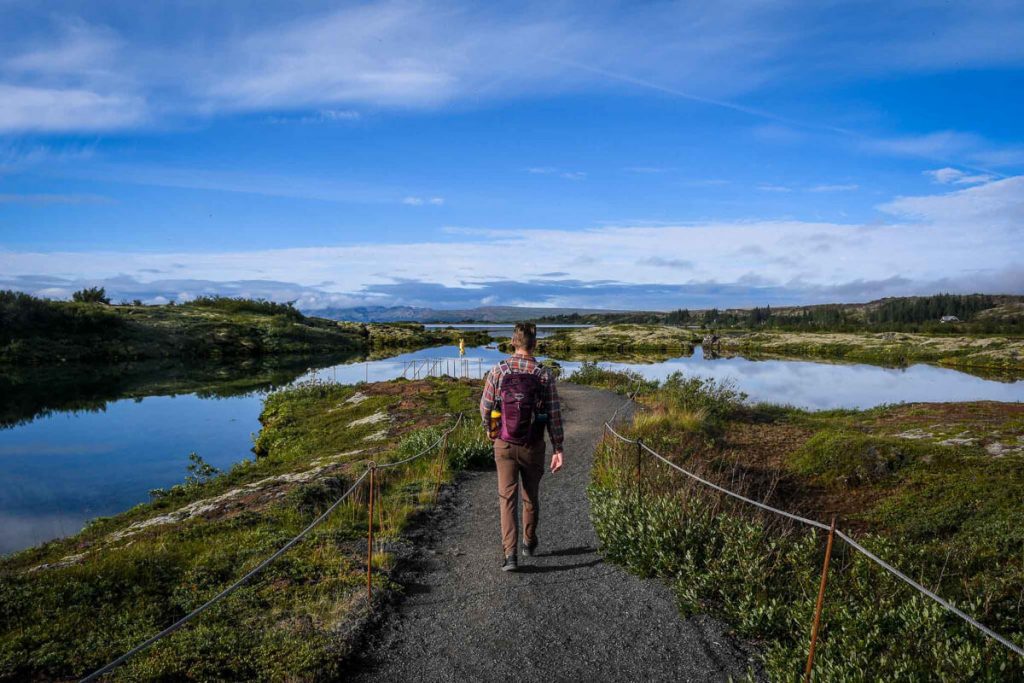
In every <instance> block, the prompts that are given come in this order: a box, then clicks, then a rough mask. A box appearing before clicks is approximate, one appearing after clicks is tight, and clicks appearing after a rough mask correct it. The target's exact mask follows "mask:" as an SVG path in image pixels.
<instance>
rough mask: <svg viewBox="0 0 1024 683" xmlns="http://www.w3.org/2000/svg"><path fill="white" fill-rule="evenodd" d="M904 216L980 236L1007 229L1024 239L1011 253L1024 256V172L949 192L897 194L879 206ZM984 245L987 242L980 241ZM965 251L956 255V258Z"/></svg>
mask: <svg viewBox="0 0 1024 683" xmlns="http://www.w3.org/2000/svg"><path fill="white" fill-rule="evenodd" d="M878 208H879V209H880V210H882V211H884V212H886V213H889V214H892V215H894V216H897V217H898V218H900V219H911V220H919V221H926V222H930V223H934V224H937V225H958V226H961V227H962V229H963V230H964V231H965V232H966V233H968V234H969V235H971V237H972V238H973V239H975V240H976V241H977V240H978V236H979V233H981V234H986V233H992V232H994V229H1003V230H1007V231H1009V232H1011V233H1016V234H1017V235H1019V236H1020V237H1021V238H1022V241H1021V242H1020V243H1018V244H1015V245H1013V247H1012V248H1011V250H1010V252H1009V253H1008V254H1007V255H1008V256H1016V258H1017V260H1018V261H1021V260H1024V254H1022V253H1021V252H1022V251H1024V246H1022V245H1024V176H1014V177H1012V178H1006V179H1004V180H996V181H992V182H989V183H986V184H984V185H978V186H975V187H969V188H965V189H962V190H956V191H955V192H950V193H948V194H940V195H927V196H923V197H897V198H896V199H894V200H892V201H890V202H886V203H885V204H882V205H881V206H879V207H878ZM978 246H979V247H981V248H983V247H984V246H986V245H978ZM962 258H963V255H960V256H958V257H956V260H960V259H962Z"/></svg>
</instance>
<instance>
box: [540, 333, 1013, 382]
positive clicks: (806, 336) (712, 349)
mask: <svg viewBox="0 0 1024 683" xmlns="http://www.w3.org/2000/svg"><path fill="white" fill-rule="evenodd" d="M706 334H707V333H706V332H704V331H701V330H694V329H690V328H685V327H670V326H665V325H635V324H622V325H607V326H601V327H590V328H585V329H575V330H561V331H559V332H557V333H555V334H554V335H552V336H550V337H545V338H544V339H541V340H539V342H538V351H539V352H540V353H543V354H546V355H550V356H553V357H555V358H577V357H583V358H586V357H587V355H588V354H591V355H593V354H594V353H602V352H603V353H622V354H643V353H645V352H647V353H654V354H656V355H657V354H660V355H664V354H665V353H666V352H672V353H678V354H679V355H689V354H690V353H692V352H693V349H694V347H695V346H696V345H697V344H700V343H702V341H703V340H704V337H705V336H706ZM710 353H721V354H722V355H730V354H737V353H743V354H751V355H757V356H777V357H788V358H823V359H833V360H845V361H859V362H866V363H879V364H885V365H906V364H908V363H912V362H924V363H937V364H939V365H944V366H948V367H953V368H960V369H965V370H971V369H980V370H984V369H989V370H1009V371H1024V338H1017V337H1002V336H981V335H979V336H955V335H952V336H951V335H927V334H917V333H905V332H777V331H765V332H741V331H728V330H727V331H722V332H720V336H719V338H718V340H717V342H716V343H715V344H714V345H712V346H709V347H706V348H705V354H710Z"/></svg>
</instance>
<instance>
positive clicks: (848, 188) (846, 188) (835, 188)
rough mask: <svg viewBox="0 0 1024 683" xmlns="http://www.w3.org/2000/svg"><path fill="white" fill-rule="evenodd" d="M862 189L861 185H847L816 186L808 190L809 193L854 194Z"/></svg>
mask: <svg viewBox="0 0 1024 683" xmlns="http://www.w3.org/2000/svg"><path fill="white" fill-rule="evenodd" d="M858 189H860V185H857V184H855V183H847V184H843V185H815V186H813V187H810V188H808V189H807V191H808V192H853V191H854V190H858Z"/></svg>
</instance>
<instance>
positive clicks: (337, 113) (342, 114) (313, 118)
mask: <svg viewBox="0 0 1024 683" xmlns="http://www.w3.org/2000/svg"><path fill="white" fill-rule="evenodd" d="M361 118H362V114H360V113H359V112H358V111H355V110H354V109H321V110H320V111H318V112H315V113H313V114H301V115H294V116H280V115H279V116H270V117H268V118H267V122H268V123H277V124H293V123H297V124H312V123H337V122H352V121H358V120H359V119H361Z"/></svg>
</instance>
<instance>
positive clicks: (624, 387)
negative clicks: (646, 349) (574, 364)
mask: <svg viewBox="0 0 1024 683" xmlns="http://www.w3.org/2000/svg"><path fill="white" fill-rule="evenodd" d="M568 381H570V382H572V383H573V384H586V385H588V386H592V387H599V388H601V389H611V390H612V391H617V392H618V393H620V394H625V393H633V392H634V391H640V392H641V393H643V392H646V391H651V390H653V389H654V388H655V387H656V386H658V382H657V380H649V379H645V378H644V376H643V375H641V374H640V373H639V372H636V371H635V370H609V369H608V368H602V367H601V366H600V365H598V364H597V363H595V362H591V361H584V362H583V363H581V364H580V366H579V367H578V368H577V369H576V370H574V371H573V372H572V374H570V375H569V377H568Z"/></svg>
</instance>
